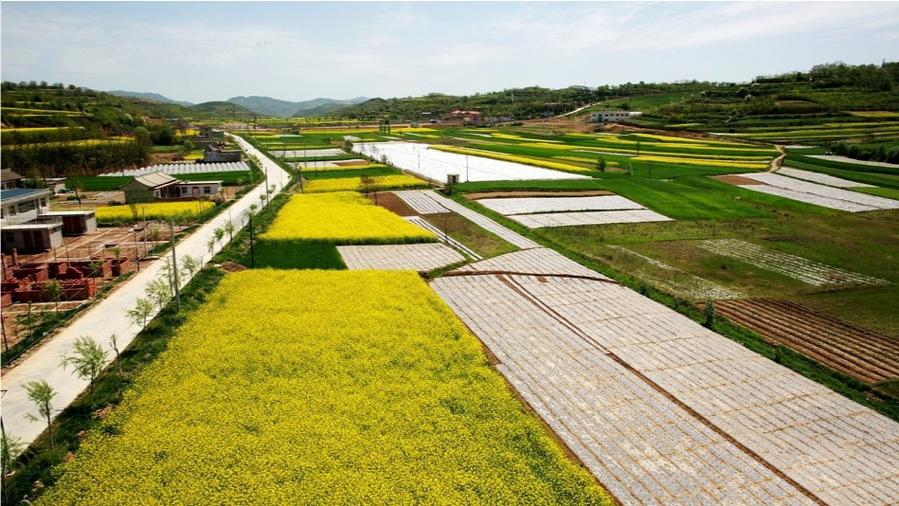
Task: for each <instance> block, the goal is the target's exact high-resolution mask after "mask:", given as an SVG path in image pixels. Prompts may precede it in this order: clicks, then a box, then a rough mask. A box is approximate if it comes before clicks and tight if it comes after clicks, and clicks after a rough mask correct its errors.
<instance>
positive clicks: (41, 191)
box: [0, 188, 50, 204]
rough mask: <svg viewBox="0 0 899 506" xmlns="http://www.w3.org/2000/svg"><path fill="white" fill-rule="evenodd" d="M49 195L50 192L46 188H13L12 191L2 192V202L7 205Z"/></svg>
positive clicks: (0, 199)
mask: <svg viewBox="0 0 899 506" xmlns="http://www.w3.org/2000/svg"><path fill="white" fill-rule="evenodd" d="M49 194H50V190H47V189H46V188H12V189H10V190H2V191H0V201H3V203H4V204H7V203H12V202H18V201H20V200H28V199H34V198H39V197H43V196H44V195H49ZM9 201H12V202H9Z"/></svg>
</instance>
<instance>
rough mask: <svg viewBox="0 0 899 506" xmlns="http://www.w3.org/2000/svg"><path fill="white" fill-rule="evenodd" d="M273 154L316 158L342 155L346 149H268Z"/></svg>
mask: <svg viewBox="0 0 899 506" xmlns="http://www.w3.org/2000/svg"><path fill="white" fill-rule="evenodd" d="M269 153H271V154H272V155H273V156H286V157H301V158H317V157H327V156H342V155H345V154H346V151H344V150H342V149H340V148H325V149H291V150H287V151H284V150H280V151H269Z"/></svg>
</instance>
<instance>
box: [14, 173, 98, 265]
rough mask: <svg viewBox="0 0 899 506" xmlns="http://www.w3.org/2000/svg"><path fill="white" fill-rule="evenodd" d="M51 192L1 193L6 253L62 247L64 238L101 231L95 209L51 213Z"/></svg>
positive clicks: (23, 190)
mask: <svg viewBox="0 0 899 506" xmlns="http://www.w3.org/2000/svg"><path fill="white" fill-rule="evenodd" d="M49 201H50V190H48V189H46V188H40V189H30V188H14V189H10V190H2V191H0V230H2V240H3V251H11V250H12V249H14V248H15V249H16V250H18V251H23V252H27V251H45V250H48V249H51V248H56V247H59V246H61V245H62V242H63V239H62V237H63V235H81V234H86V233H90V232H93V231H95V230H96V229H97V218H96V214H95V212H94V211H93V210H88V211H50V207H49Z"/></svg>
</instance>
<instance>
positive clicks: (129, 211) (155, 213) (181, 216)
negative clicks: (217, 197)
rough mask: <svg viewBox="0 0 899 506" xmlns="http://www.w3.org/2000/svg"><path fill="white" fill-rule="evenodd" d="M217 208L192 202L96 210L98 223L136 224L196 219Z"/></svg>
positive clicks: (209, 203) (210, 204) (155, 203)
mask: <svg viewBox="0 0 899 506" xmlns="http://www.w3.org/2000/svg"><path fill="white" fill-rule="evenodd" d="M213 207H215V204H213V203H212V202H209V201H205V200H197V201H191V202H151V203H147V204H131V205H124V206H107V207H98V208H96V209H95V211H96V216H97V223H100V224H104V225H105V224H114V223H134V222H138V221H141V220H144V219H147V220H175V221H184V220H190V219H193V218H196V217H197V216H199V215H201V214H203V213H204V212H206V211H208V210H210V209H212V208H213Z"/></svg>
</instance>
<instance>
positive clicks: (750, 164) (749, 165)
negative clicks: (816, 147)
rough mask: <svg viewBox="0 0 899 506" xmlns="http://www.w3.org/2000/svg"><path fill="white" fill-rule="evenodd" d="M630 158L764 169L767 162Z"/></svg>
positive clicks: (645, 160) (642, 160)
mask: <svg viewBox="0 0 899 506" xmlns="http://www.w3.org/2000/svg"><path fill="white" fill-rule="evenodd" d="M631 160H637V161H641V162H660V163H680V164H685V165H711V166H714V167H733V168H738V169H765V168H767V167H768V164H767V163H765V162H748V161H739V162H737V161H732V160H716V159H709V160H704V159H701V158H683V157H678V156H644V155H640V156H635V157H633V158H631Z"/></svg>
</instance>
